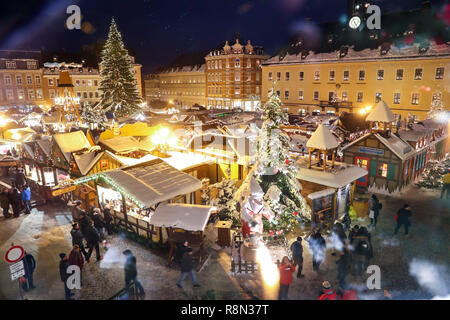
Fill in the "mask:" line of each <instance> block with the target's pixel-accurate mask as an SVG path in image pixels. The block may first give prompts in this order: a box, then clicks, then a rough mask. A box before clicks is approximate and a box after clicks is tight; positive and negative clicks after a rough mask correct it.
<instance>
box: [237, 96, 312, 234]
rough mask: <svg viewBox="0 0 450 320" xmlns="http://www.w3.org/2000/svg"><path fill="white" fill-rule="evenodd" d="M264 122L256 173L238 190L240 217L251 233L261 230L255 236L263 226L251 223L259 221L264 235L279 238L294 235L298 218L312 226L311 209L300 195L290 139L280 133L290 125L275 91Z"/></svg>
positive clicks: (253, 172)
mask: <svg viewBox="0 0 450 320" xmlns="http://www.w3.org/2000/svg"><path fill="white" fill-rule="evenodd" d="M263 120H264V122H263V125H262V128H261V131H260V134H259V136H258V143H257V155H256V156H257V158H256V163H255V166H254V169H253V170H252V171H251V173H250V174H249V176H248V177H247V179H246V181H245V182H244V183H243V185H242V187H241V189H240V190H239V192H240V193H239V194H241V199H242V200H243V205H241V207H242V209H241V217H242V220H243V222H246V223H247V225H248V226H249V227H250V229H252V225H253V226H255V228H254V229H255V230H257V229H258V226H259V231H255V232H259V233H261V229H262V228H261V227H262V226H260V223H258V222H257V224H256V223H255V222H254V221H252V218H253V217H257V220H259V221H262V223H263V230H264V232H267V233H268V234H269V235H274V234H275V235H276V234H281V233H284V232H289V231H292V230H293V229H294V227H295V226H296V225H297V224H298V218H299V219H300V220H301V221H303V222H310V221H311V208H310V207H309V206H308V204H307V203H306V201H305V199H304V198H303V196H302V195H301V194H300V190H301V185H300V183H299V182H298V180H297V178H296V176H297V167H296V166H295V163H294V162H293V161H292V160H291V159H290V157H289V137H288V135H287V134H286V133H285V132H283V131H281V130H280V127H281V125H283V124H287V123H288V116H287V114H286V113H284V112H283V111H282V109H281V101H280V99H279V97H278V96H277V95H276V94H275V93H274V92H273V90H272V92H271V93H270V96H269V101H268V102H267V103H266V104H265V105H264V115H263ZM261 201H262V203H261ZM261 215H263V216H264V217H266V219H262V217H261ZM253 220H255V219H254V218H253ZM243 229H244V228H243ZM250 231H252V230H250ZM244 233H245V231H244Z"/></svg>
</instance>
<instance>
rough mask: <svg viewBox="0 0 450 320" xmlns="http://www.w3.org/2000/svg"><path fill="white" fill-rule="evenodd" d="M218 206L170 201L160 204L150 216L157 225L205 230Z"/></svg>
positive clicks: (151, 222)
mask: <svg viewBox="0 0 450 320" xmlns="http://www.w3.org/2000/svg"><path fill="white" fill-rule="evenodd" d="M214 210H216V207H212V206H203V205H193V204H184V203H183V204H182V203H170V204H165V203H164V204H161V205H159V206H158V207H157V208H156V210H155V213H153V215H152V217H151V218H150V222H149V223H150V224H152V225H154V226H157V227H166V228H170V227H172V228H180V229H183V230H186V231H203V230H204V229H205V227H206V224H207V223H208V220H209V216H210V215H211V212H212V211H214Z"/></svg>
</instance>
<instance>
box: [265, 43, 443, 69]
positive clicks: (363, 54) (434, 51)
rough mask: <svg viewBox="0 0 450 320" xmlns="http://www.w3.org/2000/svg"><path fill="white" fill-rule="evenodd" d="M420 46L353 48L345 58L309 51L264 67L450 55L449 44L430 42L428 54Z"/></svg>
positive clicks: (275, 59) (337, 53) (276, 59)
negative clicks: (384, 48) (357, 49)
mask: <svg viewBox="0 0 450 320" xmlns="http://www.w3.org/2000/svg"><path fill="white" fill-rule="evenodd" d="M419 49H420V44H419V43H414V44H412V45H409V46H402V47H397V46H395V45H392V46H391V47H390V49H389V51H388V52H387V53H385V54H381V52H382V47H381V46H379V47H378V48H376V49H370V48H366V49H363V50H360V51H356V50H354V48H353V46H352V47H349V48H348V51H347V54H346V55H345V56H342V55H341V52H340V50H336V51H333V52H323V53H314V52H313V51H309V52H308V55H307V56H306V57H304V58H303V59H302V54H301V53H299V54H286V55H285V56H284V57H280V56H279V55H276V56H273V57H271V58H270V59H268V60H266V61H264V62H263V65H275V64H294V63H304V64H307V63H327V62H332V61H346V62H351V61H354V62H362V61H370V60H376V61H380V60H385V59H386V60H398V59H405V58H418V59H424V58H427V57H435V56H448V55H449V54H450V46H449V45H448V44H447V43H443V44H437V43H436V42H435V41H430V47H429V49H428V50H427V51H426V52H420V51H419Z"/></svg>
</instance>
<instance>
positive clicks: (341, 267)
mask: <svg viewBox="0 0 450 320" xmlns="http://www.w3.org/2000/svg"><path fill="white" fill-rule="evenodd" d="M336 264H337V268H338V276H337V278H338V281H339V287H341V288H344V287H345V285H346V282H345V278H346V277H347V274H348V269H349V268H350V264H351V256H350V253H349V252H348V250H347V249H346V248H344V251H342V252H341V256H340V257H339V259H338V260H337V261H336Z"/></svg>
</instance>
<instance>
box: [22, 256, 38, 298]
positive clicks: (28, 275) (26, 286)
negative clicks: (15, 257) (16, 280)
mask: <svg viewBox="0 0 450 320" xmlns="http://www.w3.org/2000/svg"><path fill="white" fill-rule="evenodd" d="M22 261H23V266H24V270H25V276H24V277H25V279H26V281H25V282H24V283H22V289H23V290H24V291H28V290H30V289H34V288H36V287H35V286H34V282H33V273H34V270H35V269H36V260H35V259H34V257H33V256H32V255H31V253H28V252H26V251H24V257H23V258H22Z"/></svg>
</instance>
